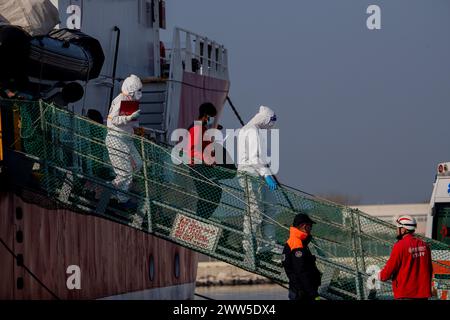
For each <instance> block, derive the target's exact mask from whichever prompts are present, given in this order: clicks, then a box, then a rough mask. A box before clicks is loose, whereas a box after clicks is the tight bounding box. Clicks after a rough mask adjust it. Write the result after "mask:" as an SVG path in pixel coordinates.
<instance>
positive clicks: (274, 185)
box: [265, 176, 277, 191]
mask: <svg viewBox="0 0 450 320" xmlns="http://www.w3.org/2000/svg"><path fill="white" fill-rule="evenodd" d="M265 179H266V183H267V185H268V186H269V189H270V190H272V191H273V190H275V189H276V188H277V183H276V181H275V179H274V178H273V177H272V176H267V177H265Z"/></svg>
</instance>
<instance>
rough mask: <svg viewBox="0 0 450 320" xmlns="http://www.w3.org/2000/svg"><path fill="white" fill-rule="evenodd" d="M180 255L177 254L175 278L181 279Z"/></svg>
mask: <svg viewBox="0 0 450 320" xmlns="http://www.w3.org/2000/svg"><path fill="white" fill-rule="evenodd" d="M180 272H181V270H180V255H179V253H178V252H177V253H175V260H174V274H175V278H177V279H178V278H179V277H180Z"/></svg>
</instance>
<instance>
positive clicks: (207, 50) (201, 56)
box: [169, 28, 229, 80]
mask: <svg viewBox="0 0 450 320" xmlns="http://www.w3.org/2000/svg"><path fill="white" fill-rule="evenodd" d="M169 53H170V54H169V55H170V57H171V66H174V67H177V68H182V70H183V71H185V72H190V73H196V74H199V75H205V76H209V77H213V78H218V79H223V80H228V79H229V76H228V51H227V49H226V48H225V47H224V46H223V45H222V44H219V43H217V42H215V41H214V40H212V39H209V38H207V37H205V36H202V35H199V34H196V33H194V32H191V31H188V30H186V29H183V28H175V30H174V35H173V42H172V48H171V49H170V50H169Z"/></svg>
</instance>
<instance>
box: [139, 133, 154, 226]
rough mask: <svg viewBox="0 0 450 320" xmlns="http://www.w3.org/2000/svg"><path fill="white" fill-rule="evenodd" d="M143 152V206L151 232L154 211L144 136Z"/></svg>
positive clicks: (142, 142) (142, 140) (142, 139)
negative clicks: (151, 205) (152, 210)
mask: <svg viewBox="0 0 450 320" xmlns="http://www.w3.org/2000/svg"><path fill="white" fill-rule="evenodd" d="M140 140H141V154H142V172H143V174H144V188H145V201H144V206H143V208H142V212H143V213H144V217H147V228H148V231H149V232H152V230H153V225H152V212H151V210H150V190H149V183H148V181H149V179H148V168H147V155H146V152H145V143H144V138H143V137H141V139H140Z"/></svg>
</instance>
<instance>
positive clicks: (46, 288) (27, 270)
mask: <svg viewBox="0 0 450 320" xmlns="http://www.w3.org/2000/svg"><path fill="white" fill-rule="evenodd" d="M0 243H1V244H2V245H3V246H4V247H5V249H6V250H7V251H8V252H9V253H10V254H11V255H12V256H13V257H14V259H15V260H16V261H17V259H18V258H17V255H16V254H15V253H14V251H12V250H11V248H10V247H8V245H7V244H6V243H5V241H3V239H2V238H0ZM21 267H22V268H24V269H25V271H26V272H27V273H28V274H29V275H30V276H31V277H33V278H34V279H35V280H36V281H37V282H38V283H39V285H40V286H41V287H43V288H44V289H45V290H46V291H47V292H48V293H50V295H51V296H52V297H53V298H55V299H56V300H61V299H60V298H59V297H58V296H57V295H56V294H55V293H54V292H53V291H52V290H50V289H49V288H48V287H47V286H46V285H45V284H44V283H43V282H42V281H41V280H40V279H39V278H38V277H37V276H36V275H35V274H34V273H33V272H32V271H31V270H30V269H29V268H28V267H27V266H26V265H25V264H22V265H21Z"/></svg>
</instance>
